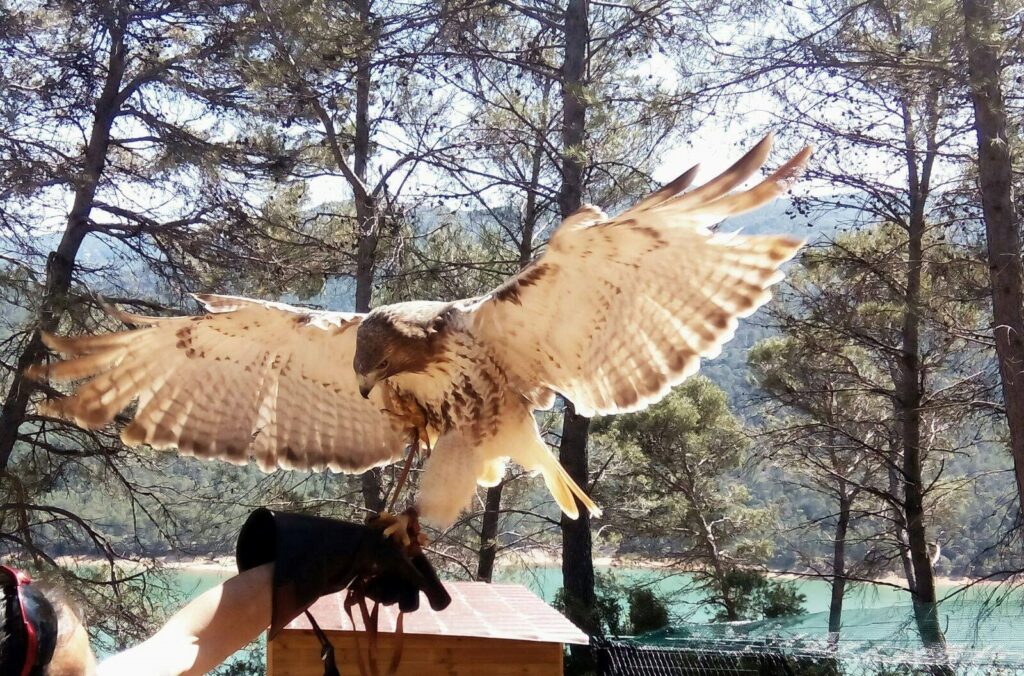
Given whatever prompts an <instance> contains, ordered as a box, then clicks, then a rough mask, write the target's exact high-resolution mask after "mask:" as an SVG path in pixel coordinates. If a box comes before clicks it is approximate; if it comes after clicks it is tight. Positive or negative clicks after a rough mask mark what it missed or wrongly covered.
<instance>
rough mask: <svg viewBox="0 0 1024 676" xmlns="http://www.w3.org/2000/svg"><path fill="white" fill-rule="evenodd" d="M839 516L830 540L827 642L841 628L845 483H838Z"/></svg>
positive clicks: (846, 517) (846, 523) (846, 515)
mask: <svg viewBox="0 0 1024 676" xmlns="http://www.w3.org/2000/svg"><path fill="white" fill-rule="evenodd" d="M840 484H841V485H840V487H839V491H840V498H839V514H838V518H837V519H836V531H835V534H834V535H833V540H832V596H831V598H830V599H829V604H828V633H829V640H830V641H835V640H837V639H838V638H839V632H840V630H842V628H843V597H844V596H845V594H846V534H847V531H848V530H849V528H850V512H851V509H850V498H849V497H848V496H847V494H846V491H847V489H846V486H845V484H846V482H845V481H840Z"/></svg>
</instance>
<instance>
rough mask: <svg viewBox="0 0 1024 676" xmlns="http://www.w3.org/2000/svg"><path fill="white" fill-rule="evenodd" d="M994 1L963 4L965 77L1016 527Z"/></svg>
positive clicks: (1014, 366) (1021, 445)
mask: <svg viewBox="0 0 1024 676" xmlns="http://www.w3.org/2000/svg"><path fill="white" fill-rule="evenodd" d="M993 4H994V3H993V0H964V22H965V27H966V33H965V37H966V40H965V42H966V47H967V65H968V80H969V83H970V89H971V100H972V101H973V103H974V130H975V132H976V133H977V136H978V179H979V187H980V189H981V204H982V209H983V212H984V216H985V235H986V238H987V240H988V262H989V278H990V280H991V286H992V320H993V321H992V323H993V325H994V326H995V327H996V329H995V341H996V355H997V356H998V358H999V376H1000V378H1001V380H1002V386H1003V402H1004V404H1005V406H1006V422H1007V425H1008V426H1009V428H1010V453H1011V455H1012V456H1013V470H1014V477H1015V478H1016V480H1017V497H1018V525H1020V514H1021V512H1022V511H1024V266H1022V264H1021V248H1020V247H1021V245H1020V233H1019V232H1018V231H1017V218H1016V213H1015V212H1014V208H1013V182H1012V166H1013V165H1012V161H1011V158H1010V144H1009V143H1008V141H1007V134H1006V108H1005V107H1004V104H1003V87H1002V81H1001V77H1002V71H1003V65H1002V63H1000V59H999V47H998V45H997V44H995V43H994V41H995V40H998V38H999V35H1000V31H1001V25H1000V24H999V23H998V22H997V21H996V19H995V16H994V10H993Z"/></svg>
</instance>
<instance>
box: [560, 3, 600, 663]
mask: <svg viewBox="0 0 1024 676" xmlns="http://www.w3.org/2000/svg"><path fill="white" fill-rule="evenodd" d="M563 31H564V36H565V54H564V61H563V63H562V83H561V84H562V185H561V188H560V190H559V195H558V206H559V210H560V211H561V214H562V217H563V218H565V217H566V216H568V215H569V214H571V213H572V212H574V211H576V210H577V209H579V208H580V206H581V205H582V203H583V162H582V160H581V152H580V151H581V149H582V147H583V141H584V135H585V131H586V115H587V109H586V103H585V101H584V98H583V91H582V89H583V87H584V84H585V82H586V57H587V44H588V42H589V39H590V29H589V23H588V17H587V2H586V0H568V2H567V3H566V7H565V15H564V25H563ZM589 430H590V419H589V418H585V417H583V416H580V415H577V414H576V411H575V409H574V408H573V407H572V404H571V403H569V402H566V406H565V414H564V417H563V419H562V440H561V444H560V447H559V460H560V461H561V463H562V465H563V466H564V467H565V469H566V471H567V472H568V473H569V476H571V477H572V478H573V480H574V481H575V482H576V483H577V484H579V485H580V486H581V487H583V488H584V490H587V488H588V484H589V472H588V464H589V462H588V454H587V438H588V436H589ZM577 505H578V507H579V512H580V515H579V518H577V519H569V518H568V517H566V516H565V515H564V514H563V515H562V520H561V526H562V586H563V588H564V589H565V596H566V607H567V610H568V614H569V619H570V620H572V621H573V622H575V623H576V625H577V626H579V627H580V628H581V629H582V630H583V631H585V632H587V633H588V634H598V633H600V629H601V628H600V626H598V624H597V622H598V618H597V614H596V612H595V608H596V605H597V599H596V595H595V592H594V558H593V546H592V545H593V543H592V541H591V534H590V514H589V513H588V512H587V510H586V508H585V507H583V505H582V504H580V503H579V502H578V501H577ZM570 652H571V654H572V656H573V659H574V660H578V661H579V663H580V664H581V666H582V665H585V664H586V663H587V662H588V661H590V660H592V657H591V656H590V651H589V649H588V647H587V646H572V647H571V648H570Z"/></svg>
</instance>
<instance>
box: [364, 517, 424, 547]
mask: <svg viewBox="0 0 1024 676" xmlns="http://www.w3.org/2000/svg"><path fill="white" fill-rule="evenodd" d="M369 525H370V526H372V527H374V528H380V529H382V530H383V532H384V537H390V538H394V539H395V541H396V542H398V544H400V545H401V546H402V547H404V548H405V549H406V551H407V552H408V554H409V555H410V556H415V555H416V554H418V553H420V552H421V551H422V549H423V547H425V546H426V545H427V542H428V541H427V536H426V535H424V534H423V533H422V532H421V531H420V515H419V512H417V511H416V508H415V507H409V508H408V509H406V510H405V511H404V512H402V513H401V514H392V513H391V512H386V511H385V512H381V513H380V514H378V515H377V516H375V517H373V518H371V519H370V521H369Z"/></svg>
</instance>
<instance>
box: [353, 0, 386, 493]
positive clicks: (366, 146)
mask: <svg viewBox="0 0 1024 676" xmlns="http://www.w3.org/2000/svg"><path fill="white" fill-rule="evenodd" d="M356 9H357V11H358V12H359V24H360V26H361V27H362V29H363V31H365V32H366V35H365V39H366V42H365V43H364V44H363V45H362V49H361V50H360V53H359V56H358V57H357V58H356V107H355V130H354V132H355V138H354V139H353V143H352V171H353V172H354V173H355V175H356V177H357V178H358V179H359V180H360V181H362V184H363V185H364V186H365V185H366V172H367V167H368V166H369V163H370V86H371V77H372V73H371V66H370V55H371V54H372V53H373V49H372V47H371V44H372V43H371V41H370V38H371V36H370V32H371V31H372V30H373V26H372V25H371V17H370V0H357V2H356ZM360 193H361V191H360V190H356V189H353V191H352V196H353V200H354V201H355V212H356V227H357V233H358V234H357V237H358V239H357V241H356V298H355V310H356V312H369V311H370V302H371V300H372V298H373V281H374V276H375V273H376V267H377V228H378V226H379V223H378V214H377V205H376V203H375V200H374V199H373V197H371V196H370V195H361V194H360ZM359 481H360V489H361V491H362V494H363V505H364V506H365V507H366V509H367V510H369V511H370V512H380V511H382V510H383V509H384V508H385V506H386V505H385V502H384V488H383V481H382V480H381V470H380V468H379V467H375V468H373V469H370V470H367V471H365V472H363V474H362V476H360V477H359Z"/></svg>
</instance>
